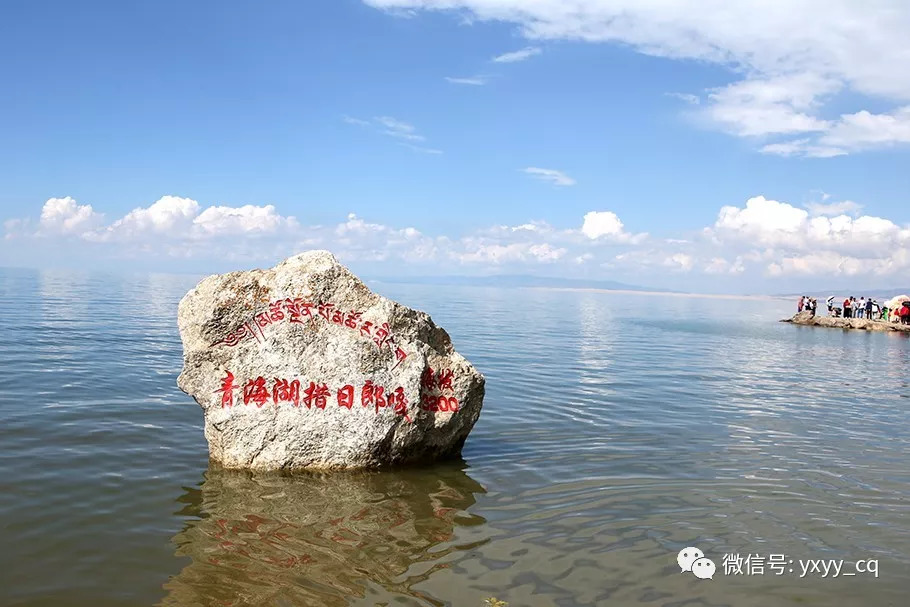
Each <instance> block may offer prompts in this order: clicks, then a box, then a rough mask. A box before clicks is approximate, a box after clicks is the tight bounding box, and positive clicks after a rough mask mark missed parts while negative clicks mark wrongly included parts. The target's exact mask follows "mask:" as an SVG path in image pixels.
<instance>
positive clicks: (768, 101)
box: [707, 74, 839, 136]
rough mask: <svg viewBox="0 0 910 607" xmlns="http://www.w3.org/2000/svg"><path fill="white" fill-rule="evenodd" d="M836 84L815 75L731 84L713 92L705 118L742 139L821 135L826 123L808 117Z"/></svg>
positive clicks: (792, 75) (825, 128)
mask: <svg viewBox="0 0 910 607" xmlns="http://www.w3.org/2000/svg"><path fill="white" fill-rule="evenodd" d="M838 87H839V84H838V83H837V82H836V81H832V80H830V79H827V78H823V77H820V76H817V75H815V74H789V75H785V76H776V77H772V78H763V79H751V80H742V81H739V82H735V83H733V84H730V85H728V86H725V87H722V88H719V89H715V90H714V91H712V92H711V93H710V94H709V95H708V97H709V98H710V99H711V101H712V103H711V105H710V106H709V107H708V108H707V112H708V116H709V117H710V118H711V119H712V120H713V121H714V122H716V123H718V124H720V125H721V126H722V127H724V128H725V129H727V130H728V131H730V132H732V133H734V134H736V135H742V136H761V135H779V134H791V133H811V132H818V131H825V130H827V129H828V128H829V126H830V123H829V122H828V121H826V120H821V119H819V118H816V117H815V116H813V115H812V113H813V110H815V109H817V108H818V106H819V97H820V96H821V95H825V94H830V93H834V92H836V91H837V89H838Z"/></svg>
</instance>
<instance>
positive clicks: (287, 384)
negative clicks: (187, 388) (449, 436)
mask: <svg viewBox="0 0 910 607" xmlns="http://www.w3.org/2000/svg"><path fill="white" fill-rule="evenodd" d="M453 378H454V374H453V373H452V370H451V369H446V370H444V371H439V372H436V373H434V372H433V369H432V368H427V370H426V371H425V372H424V374H423V377H422V378H421V382H420V408H421V409H423V410H424V411H434V412H436V411H443V412H445V411H450V412H453V413H454V412H457V411H458V410H459V404H458V399H457V398H455V396H454V395H453V394H452V393H453V388H452V379H453ZM236 379H237V378H236V377H235V376H234V374H233V373H231V372H230V371H225V375H224V377H223V378H221V387H220V388H219V389H218V390H217V391H216V393H217V394H220V395H221V407H222V408H227V407H233V406H234V405H235V404H237V405H239V404H240V403H241V402H242V403H243V404H244V405H247V406H250V405H254V406H256V407H258V408H260V409H261V408H262V407H264V406H265V405H266V404H268V403H271V404H273V405H275V406H276V407H277V406H279V405H281V404H282V403H286V404H288V405H291V406H294V407H298V408H299V407H301V405H302V406H304V407H306V408H307V409H314V408H315V409H322V410H325V408H326V407H327V406H331V404H332V403H337V406H338V407H343V408H345V409H348V410H352V409H353V408H354V406H355V405H356V404H357V399H356V394H357V391H356V390H355V388H354V386H353V385H350V384H348V385H346V386H342V387H341V388H339V389H338V390H334V394H333V390H331V389H330V388H329V387H328V386H327V385H326V384H324V383H317V382H313V381H311V382H306V381H303V382H301V380H300V379H292V380H290V381H289V380H287V379H282V378H279V377H275V378H272V380H271V381H269V380H267V379H266V378H265V377H263V376H261V375H260V376H259V377H256V378H253V379H248V380H246V381H236ZM307 384H308V385H307ZM439 392H448V393H449V394H439ZM235 393H236V396H235ZM333 397H334V398H333ZM360 406H361V407H363V408H367V407H372V408H373V410H374V411H375V413H377V414H378V413H379V410H380V409H391V410H392V411H394V412H395V414H396V415H400V416H402V417H404V418H405V419H406V420H407V421H408V422H411V421H412V420H411V417H410V416H409V415H408V399H407V397H406V396H405V394H404V388H402V387H400V386H399V387H398V388H395V389H394V390H391V389H390V390H387V389H386V388H385V387H384V386H378V385H376V384H374V383H373V382H372V381H370V380H367V381H366V382H364V383H363V385H361V386H360Z"/></svg>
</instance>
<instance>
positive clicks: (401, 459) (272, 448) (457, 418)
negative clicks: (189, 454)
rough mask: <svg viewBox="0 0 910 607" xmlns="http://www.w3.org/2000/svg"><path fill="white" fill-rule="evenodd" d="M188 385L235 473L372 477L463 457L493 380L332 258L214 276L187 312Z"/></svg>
mask: <svg viewBox="0 0 910 607" xmlns="http://www.w3.org/2000/svg"><path fill="white" fill-rule="evenodd" d="M178 327H179V329H180V337H181V340H182V341H183V354H184V366H183V371H182V373H181V374H180V377H179V378H178V380H177V384H178V386H179V387H180V389H181V390H183V391H184V392H186V393H187V394H189V395H190V396H192V397H193V398H194V399H195V400H196V402H197V403H199V405H200V406H201V407H202V410H203V413H204V417H205V437H206V439H207V440H208V444H209V453H210V456H211V458H212V459H213V460H215V461H216V462H218V463H220V464H221V465H223V466H224V467H227V468H249V469H258V470H270V469H296V468H319V469H328V468H371V467H381V466H387V465H395V464H405V463H418V462H428V461H432V460H435V459H439V458H445V457H449V456H454V455H457V454H458V453H460V451H461V448H462V446H463V444H464V442H465V440H466V439H467V436H468V433H469V432H470V431H471V429H472V428H473V426H474V423H475V422H476V421H477V419H478V417H479V416H480V410H481V407H482V405H483V396H484V377H483V375H481V374H480V373H479V372H478V371H477V370H476V369H475V368H474V367H473V366H472V365H471V364H470V363H469V362H468V361H467V360H466V359H465V358H464V357H463V356H461V355H460V354H459V353H458V352H456V351H455V349H454V347H453V345H452V342H451V339H450V338H449V335H448V334H447V333H446V332H445V330H443V329H441V328H439V327H437V326H436V325H435V324H434V323H433V321H432V320H431V319H430V317H429V316H428V315H427V314H426V313H424V312H420V311H417V310H413V309H410V308H407V307H405V306H403V305H401V304H399V303H396V302H393V301H391V300H389V299H387V298H385V297H382V296H380V295H378V294H376V293H373V292H372V291H371V290H370V289H369V288H368V287H367V286H366V285H364V284H363V282H361V281H360V280H359V279H358V278H357V277H356V276H354V274H352V273H351V272H350V271H349V270H348V269H347V268H345V267H344V266H343V265H341V264H340V263H339V262H338V260H336V259H335V257H334V256H333V255H332V254H331V253H329V252H327V251H309V252H306V253H302V254H300V255H297V256H295V257H291V258H290V259H287V260H285V261H284V262H282V263H280V264H278V265H277V266H275V267H274V268H272V269H270V270H252V271H249V272H231V273H229V274H221V275H216V276H210V277H208V278H206V279H204V280H203V281H202V282H200V283H199V284H198V285H197V286H196V287H195V288H194V289H193V290H191V291H190V292H189V293H187V294H186V296H184V298H183V299H182V300H181V302H180V306H179V311H178Z"/></svg>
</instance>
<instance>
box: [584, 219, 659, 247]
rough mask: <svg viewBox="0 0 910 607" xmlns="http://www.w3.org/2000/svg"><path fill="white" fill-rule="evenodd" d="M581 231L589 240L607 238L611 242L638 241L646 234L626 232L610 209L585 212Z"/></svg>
mask: <svg viewBox="0 0 910 607" xmlns="http://www.w3.org/2000/svg"><path fill="white" fill-rule="evenodd" d="M581 233H582V234H584V235H585V236H587V237H588V238H589V239H591V240H609V241H613V242H628V243H638V242H641V241H642V240H644V238H645V237H646V236H647V235H646V234H630V233H628V232H626V229H625V226H624V225H623V223H622V221H621V220H620V219H619V217H618V216H617V215H616V213H614V212H612V211H590V212H588V213H585V216H584V219H583V223H582V226H581Z"/></svg>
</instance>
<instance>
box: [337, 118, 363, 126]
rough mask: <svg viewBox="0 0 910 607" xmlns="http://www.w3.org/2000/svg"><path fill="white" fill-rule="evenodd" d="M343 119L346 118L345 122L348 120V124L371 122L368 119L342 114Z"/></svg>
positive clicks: (356, 124) (359, 124)
mask: <svg viewBox="0 0 910 607" xmlns="http://www.w3.org/2000/svg"><path fill="white" fill-rule="evenodd" d="M341 119H342V120H344V121H345V122H347V123H348V124H353V125H355V126H370V122H369V121H368V120H361V119H360V118H353V117H351V116H342V118H341Z"/></svg>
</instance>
